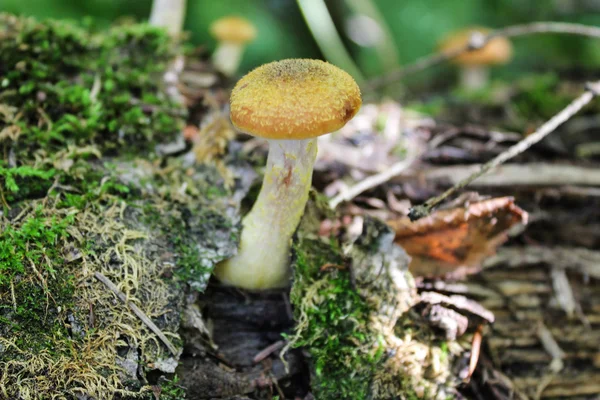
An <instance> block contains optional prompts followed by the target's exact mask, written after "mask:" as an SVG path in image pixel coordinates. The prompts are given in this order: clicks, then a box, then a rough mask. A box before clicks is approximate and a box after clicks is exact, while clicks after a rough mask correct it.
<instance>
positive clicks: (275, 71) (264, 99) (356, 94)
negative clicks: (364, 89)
mask: <svg viewBox="0 0 600 400" xmlns="http://www.w3.org/2000/svg"><path fill="white" fill-rule="evenodd" d="M361 104H362V100H361V97H360V89H359V87H358V85H357V84H356V82H355V81H354V79H352V77H351V76H350V75H349V74H348V73H347V72H345V71H342V70H341V69H340V68H338V67H336V66H334V65H332V64H329V63H326V62H324V61H320V60H310V59H289V60H281V61H275V62H272V63H269V64H265V65H262V66H260V67H258V68H256V69H255V70H253V71H251V72H250V73H248V74H247V75H246V76H244V77H243V78H242V79H240V80H239V82H238V83H237V84H236V85H235V87H234V88H233V91H232V93H231V99H230V105H231V121H232V122H233V124H234V125H235V126H236V127H237V128H238V129H239V130H241V131H242V132H246V133H248V134H251V135H254V136H260V137H264V138H267V139H290V140H299V139H309V138H314V137H317V136H321V135H324V134H326V133H329V132H333V131H336V130H338V129H340V128H341V127H342V126H344V125H345V124H346V122H348V121H349V120H350V119H352V117H354V115H355V114H356V113H357V112H358V110H359V108H360V106H361Z"/></svg>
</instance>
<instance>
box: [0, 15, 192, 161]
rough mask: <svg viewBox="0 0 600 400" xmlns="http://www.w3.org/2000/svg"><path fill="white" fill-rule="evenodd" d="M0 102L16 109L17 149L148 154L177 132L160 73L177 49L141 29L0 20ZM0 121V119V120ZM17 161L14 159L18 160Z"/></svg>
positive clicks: (175, 110)
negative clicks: (88, 146) (70, 147)
mask: <svg viewBox="0 0 600 400" xmlns="http://www.w3.org/2000/svg"><path fill="white" fill-rule="evenodd" d="M0 35H1V36H2V39H3V40H2V41H0V76H2V77H3V78H2V80H1V81H0V86H1V87H2V96H0V103H5V104H10V105H11V106H12V107H15V108H17V109H18V110H19V114H18V117H17V118H14V120H13V121H6V119H7V118H6V115H5V116H4V119H5V121H2V117H0V130H1V126H2V122H4V124H9V123H13V124H15V125H16V126H17V127H18V129H19V130H20V134H19V136H20V138H21V139H20V141H21V142H23V143H21V144H22V146H20V147H21V148H20V150H22V151H23V152H30V151H32V150H35V149H38V148H41V147H43V148H45V149H46V150H50V149H56V148H61V147H62V146H64V145H65V144H69V143H70V144H82V143H89V142H94V143H98V144H99V145H100V146H101V150H103V151H104V150H111V151H114V150H116V149H117V147H121V146H126V147H127V146H135V147H136V149H132V150H135V151H136V152H137V151H139V150H148V149H152V147H153V146H154V144H155V143H156V142H157V141H164V140H168V138H172V137H173V136H174V135H175V134H176V133H178V132H179V130H180V128H181V122H182V121H181V116H182V115H183V114H182V109H181V107H180V106H179V105H178V104H176V103H174V102H173V101H172V100H170V99H169V97H168V96H167V94H166V93H164V91H163V90H162V87H161V84H162V83H161V82H162V79H161V78H160V74H162V73H164V71H165V70H166V69H167V66H168V63H169V62H171V61H172V59H173V57H174V56H175V55H176V54H177V53H176V52H177V46H174V45H173V41H172V40H171V39H170V38H169V37H168V36H167V35H166V34H165V33H164V32H163V31H162V30H160V29H157V28H153V27H150V26H147V25H128V26H120V27H115V28H113V29H111V30H109V31H108V32H99V33H96V32H93V31H91V30H90V29H89V28H88V27H86V26H82V25H79V24H76V23H71V22H59V21H45V22H43V23H41V22H37V21H34V20H30V19H17V18H15V17H11V16H7V15H0ZM0 115H1V114H0ZM18 156H19V154H17V158H18Z"/></svg>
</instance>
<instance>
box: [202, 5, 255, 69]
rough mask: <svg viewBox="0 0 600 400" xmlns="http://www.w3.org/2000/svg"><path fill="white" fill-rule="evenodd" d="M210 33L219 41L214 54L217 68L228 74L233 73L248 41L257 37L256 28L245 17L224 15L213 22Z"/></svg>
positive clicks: (213, 57)
mask: <svg viewBox="0 0 600 400" xmlns="http://www.w3.org/2000/svg"><path fill="white" fill-rule="evenodd" d="M210 33H211V34H212V35H213V37H214V38H215V39H217V41H218V45H217V48H216V49H215V52H214V53H213V56H212V60H213V64H214V66H215V68H216V69H217V71H219V72H221V73H223V74H224V75H226V76H231V75H233V74H234V73H235V71H236V70H237V68H238V66H239V65H240V61H241V59H242V54H243V53H244V47H245V45H246V43H248V42H251V41H252V40H254V38H255V37H256V28H255V27H254V25H253V24H252V23H251V22H250V21H248V20H247V19H245V18H241V17H223V18H220V19H218V20H216V21H215V22H213V23H212V25H211V26H210Z"/></svg>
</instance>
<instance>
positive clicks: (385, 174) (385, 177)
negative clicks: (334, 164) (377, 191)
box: [329, 156, 417, 208]
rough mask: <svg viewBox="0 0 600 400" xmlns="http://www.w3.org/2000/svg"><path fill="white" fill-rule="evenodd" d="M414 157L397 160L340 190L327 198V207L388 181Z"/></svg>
mask: <svg viewBox="0 0 600 400" xmlns="http://www.w3.org/2000/svg"><path fill="white" fill-rule="evenodd" d="M416 158H417V157H415V156H413V157H410V158H406V159H404V160H402V161H399V162H397V163H395V164H393V165H392V166H391V167H390V168H388V169H386V170H385V171H382V172H380V173H378V174H375V175H371V176H369V177H368V178H366V179H364V180H362V181H361V182H359V183H357V184H356V185H354V186H352V187H350V188H348V189H346V190H342V192H340V193H339V194H338V195H337V196H335V197H334V198H332V199H331V200H329V207H331V208H335V207H337V205H338V204H340V203H341V202H344V201H349V200H352V199H353V198H355V197H356V196H358V195H359V194H361V193H363V192H365V191H367V190H369V189H372V188H374V187H377V186H379V185H381V184H382V183H385V182H387V181H389V180H390V179H392V178H393V177H394V176H396V175H400V173H402V171H404V170H406V169H407V168H408V167H410V166H411V164H412V163H413V161H415V160H416Z"/></svg>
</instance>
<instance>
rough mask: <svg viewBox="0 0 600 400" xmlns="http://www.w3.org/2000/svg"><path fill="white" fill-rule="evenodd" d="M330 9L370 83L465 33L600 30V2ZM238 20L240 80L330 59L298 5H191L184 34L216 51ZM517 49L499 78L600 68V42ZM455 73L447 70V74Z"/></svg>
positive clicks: (375, 4)
mask: <svg viewBox="0 0 600 400" xmlns="http://www.w3.org/2000/svg"><path fill="white" fill-rule="evenodd" d="M322 1H323V0H300V3H303V4H304V6H305V7H309V8H310V9H313V10H314V9H315V8H313V7H316V8H318V6H319V4H321V3H322ZM151 3H152V2H151V0H80V1H76V0H0V11H7V12H11V13H16V14H21V15H31V16H35V17H39V18H44V17H53V18H69V19H81V18H84V17H86V16H91V17H93V18H94V21H96V24H97V25H100V26H102V25H108V24H110V23H112V22H114V21H117V20H118V19H120V18H124V17H133V18H135V19H136V20H144V19H147V18H148V16H149V13H150V8H151ZM325 3H326V6H327V11H328V13H327V14H328V15H329V16H331V18H332V20H333V21H334V23H335V26H336V28H337V31H338V32H339V34H340V37H341V39H342V42H343V48H345V49H347V51H348V52H349V54H350V55H351V58H352V60H353V61H354V63H355V64H356V66H357V67H358V69H359V70H360V71H361V74H362V75H364V76H365V77H367V78H368V77H374V76H377V75H379V74H382V73H384V72H385V71H387V70H389V69H392V68H394V67H395V66H397V65H399V64H407V63H410V62H411V61H414V60H415V59H417V58H418V57H420V56H423V55H426V54H429V53H431V52H432V51H435V47H436V43H437V42H438V41H439V40H440V39H441V38H443V36H444V35H445V34H447V33H448V32H451V31H453V30H457V29H460V28H463V27H465V26H471V25H483V26H489V27H492V28H494V27H503V26H506V25H512V24H520V23H526V22H530V21H540V20H546V21H548V20H552V21H568V22H579V23H584V24H590V25H599V24H600V0H517V1H515V0H403V1H400V0H325ZM232 14H233V15H242V16H244V17H246V18H248V19H250V20H251V21H253V22H254V23H255V24H256V26H257V27H258V31H259V36H258V39H257V40H255V41H254V42H253V43H251V44H250V45H249V46H248V48H247V50H246V52H245V55H244V60H243V64H242V66H241V72H244V71H246V70H248V69H251V68H253V67H255V66H257V65H260V64H262V63H265V62H268V61H272V60H276V59H282V58H288V57H312V58H328V57H325V56H324V54H328V52H327V50H326V51H325V52H323V51H322V48H321V49H320V48H319V46H318V45H317V41H315V38H314V37H313V35H312V34H311V31H310V29H309V28H308V26H307V23H306V21H305V20H304V18H303V14H302V12H301V11H300V7H299V5H298V3H297V2H296V1H295V0H188V8H187V16H186V22H185V30H187V31H188V32H189V33H190V34H191V39H192V41H193V43H195V44H197V45H202V46H205V47H206V48H207V49H208V50H212V49H213V48H214V47H215V42H214V40H213V38H212V37H211V36H210V35H209V33H208V26H209V25H210V23H211V22H212V21H214V20H215V19H217V18H219V17H221V16H225V15H232ZM322 16H323V13H320V14H319V13H318V12H317V16H316V18H313V21H311V22H312V23H315V24H317V25H318V24H321V23H323V21H324V20H325V22H326V19H327V18H325V19H324V20H323V19H322ZM361 16H362V17H361ZM365 16H367V18H364V17H365ZM358 17H361V18H358ZM373 35H374V36H375V37H380V38H381V37H382V38H383V40H382V41H380V42H379V43H380V44H379V46H375V47H369V46H365V45H364V43H363V45H360V44H358V43H357V41H358V42H361V43H362V42H364V41H367V42H368V41H369V38H372V37H373ZM514 44H515V59H514V61H513V62H512V63H510V64H509V65H508V66H506V67H503V68H496V69H495V71H494V74H496V75H497V76H510V75H511V74H515V73H522V72H531V71H537V70H548V69H568V68H594V67H598V66H600V40H593V39H589V38H584V37H576V36H566V35H536V36H528V37H522V38H517V39H515V40H514ZM330 50H331V49H330ZM338 50H339V49H338ZM333 51H335V49H333ZM329 58H330V57H329ZM330 61H331V60H330ZM338 64H339V63H338ZM340 66H341V67H344V66H343V65H340ZM448 69H449V68H446V67H444V68H442V71H446V70H448ZM428 76H431V75H427V74H425V75H421V76H420V77H419V79H421V80H423V79H428V78H427V77H428ZM436 76H439V75H436ZM442 76H443V73H442Z"/></svg>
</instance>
